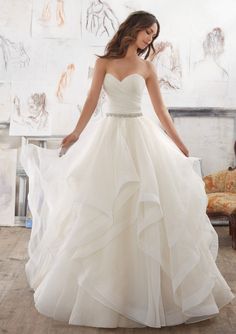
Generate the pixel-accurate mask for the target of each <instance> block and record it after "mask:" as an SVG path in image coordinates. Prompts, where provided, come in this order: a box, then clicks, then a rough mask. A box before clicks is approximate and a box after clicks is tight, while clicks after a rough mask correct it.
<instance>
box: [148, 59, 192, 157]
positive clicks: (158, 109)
mask: <svg viewBox="0 0 236 334" xmlns="http://www.w3.org/2000/svg"><path fill="white" fill-rule="evenodd" d="M147 66H148V76H147V79H146V85H147V89H148V93H149V95H150V98H151V101H152V105H153V108H154V110H155V113H156V114H157V116H158V118H159V120H160V121H161V124H162V125H163V127H164V129H165V130H166V132H167V134H168V135H169V136H170V137H171V139H172V140H173V141H174V143H175V144H176V145H177V146H178V147H179V148H180V150H181V151H183V153H184V154H185V155H187V156H188V149H187V148H186V146H185V145H184V143H183V142H182V140H181V138H180V136H179V134H178V132H177V131H176V129H175V126H174V123H173V121H172V118H171V116H170V114H169V112H168V110H167V108H166V107H165V105H164V102H163V99H162V96H161V91H160V86H159V82H158V77H157V73H156V69H155V66H154V65H153V64H152V63H151V62H149V61H147Z"/></svg>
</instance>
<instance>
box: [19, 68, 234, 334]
mask: <svg viewBox="0 0 236 334" xmlns="http://www.w3.org/2000/svg"><path fill="white" fill-rule="evenodd" d="M103 86H104V89H105V91H106V93H107V95H108V98H109V113H107V114H106V115H105V116H104V117H102V118H101V119H100V120H99V121H98V122H97V123H96V125H95V126H94V127H93V130H92V131H91V132H92V133H91V132H90V135H89V136H88V135H86V128H85V129H84V133H85V134H84V135H83V133H82V134H81V137H80V139H79V140H78V141H77V142H76V143H75V144H74V145H72V146H71V148H70V149H69V150H68V151H67V153H66V154H65V155H64V156H62V157H59V156H58V152H59V148H58V149H46V148H41V147H38V146H36V145H33V144H28V145H24V146H23V148H22V152H21V163H22V165H23V167H24V168H25V170H26V173H27V175H28V176H29V195H28V200H29V207H30V210H31V213H32V216H33V226H32V231H31V237H30V241H29V244H28V254H29V259H28V262H27V263H26V267H25V270H26V275H27V279H28V282H29V285H30V287H31V288H32V289H33V290H34V291H35V292H34V301H35V307H36V308H37V310H38V311H39V312H40V313H42V314H44V315H46V316H48V317H52V318H54V319H56V320H61V321H65V322H67V323H69V324H74V325H81V326H94V327H108V328H109V327H110V328H112V327H145V326H150V327H161V326H173V325H177V324H180V323H192V322H197V321H201V320H204V319H207V318H211V317H213V316H215V315H217V314H218V313H219V309H220V308H221V307H223V306H224V305H226V304H227V303H229V302H231V300H232V299H233V298H234V297H235V296H234V294H233V293H232V291H231V289H230V287H229V286H228V285H227V283H226V281H225V279H224V278H223V276H222V275H221V273H220V271H219V269H218V268H217V266H216V263H215V260H216V257H217V252H218V236H217V233H216V232H215V229H214V228H213V226H212V225H211V222H210V220H209V218H208V217H207V215H206V207H207V195H206V192H205V186H204V182H203V180H202V178H201V177H200V176H199V175H198V173H197V172H196V171H195V170H194V168H193V164H192V161H191V159H190V158H188V157H186V156H185V155H184V154H183V153H182V152H181V150H180V149H179V148H178V147H177V146H176V145H175V143H174V142H173V141H172V140H171V139H170V137H169V136H168V135H167V134H166V133H165V132H164V130H163V129H162V128H161V127H160V126H158V125H157V124H156V123H155V122H153V121H152V120H151V119H150V118H149V117H146V116H144V115H143V114H142V111H141V107H140V105H141V99H142V94H143V90H144V87H145V80H144V78H143V77H142V76H141V75H140V74H138V73H134V74H130V75H128V76H126V77H125V78H124V79H123V80H122V81H120V80H118V79H117V78H116V77H115V76H113V75H112V74H110V73H107V74H106V75H105V78H104V83H103Z"/></svg>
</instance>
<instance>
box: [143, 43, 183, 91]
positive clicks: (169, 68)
mask: <svg viewBox="0 0 236 334" xmlns="http://www.w3.org/2000/svg"><path fill="white" fill-rule="evenodd" d="M154 48H155V51H154V52H152V53H151V54H150V55H149V57H148V59H149V60H150V61H152V62H153V63H154V64H155V66H156V67H157V70H158V74H159V82H160V87H161V88H164V89H173V90H174V89H180V88H181V83H182V69H181V64H180V57H179V52H178V50H177V49H175V48H174V47H173V45H172V43H170V42H168V41H166V42H163V41H162V42H159V43H156V44H154Z"/></svg>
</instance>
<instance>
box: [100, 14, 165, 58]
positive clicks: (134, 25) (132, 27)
mask: <svg viewBox="0 0 236 334" xmlns="http://www.w3.org/2000/svg"><path fill="white" fill-rule="evenodd" d="M154 23H156V24H157V33H156V35H155V36H154V37H153V40H152V42H151V43H150V44H149V45H147V46H146V48H144V49H139V48H138V49H137V54H138V55H139V56H140V55H142V54H144V53H145V52H146V55H145V57H144V59H146V58H147V57H148V56H149V53H150V50H151V49H152V50H153V51H155V49H154V46H153V41H154V40H155V39H156V38H157V36H158V35H159V33H160V24H159V22H158V20H157V18H156V17H155V15H153V14H151V13H149V12H146V11H143V10H139V11H135V12H132V13H131V14H129V16H128V17H127V18H126V20H125V21H123V22H122V23H121V24H120V26H119V28H118V30H117V32H116V33H115V35H114V36H113V37H112V39H111V40H110V41H109V42H108V44H107V45H106V47H105V54H104V55H102V56H99V55H97V56H98V57H99V58H123V57H124V56H125V55H126V52H127V49H128V46H129V44H130V43H132V42H134V41H135V40H136V37H137V34H138V32H139V31H141V30H144V29H146V28H149V27H150V26H151V25H153V24H154Z"/></svg>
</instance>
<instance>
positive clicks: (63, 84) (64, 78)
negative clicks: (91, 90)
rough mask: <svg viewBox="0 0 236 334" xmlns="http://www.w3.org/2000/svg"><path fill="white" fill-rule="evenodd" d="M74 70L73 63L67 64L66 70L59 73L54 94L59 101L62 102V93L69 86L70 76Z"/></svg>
mask: <svg viewBox="0 0 236 334" xmlns="http://www.w3.org/2000/svg"><path fill="white" fill-rule="evenodd" d="M74 72H75V65H74V64H69V65H68V66H67V68H66V71H65V72H63V73H62V74H61V77H60V79H59V82H58V84H57V90H56V96H57V99H58V101H59V102H61V103H62V102H64V94H65V92H66V90H68V89H69V88H70V83H71V79H72V76H73V74H74Z"/></svg>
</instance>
